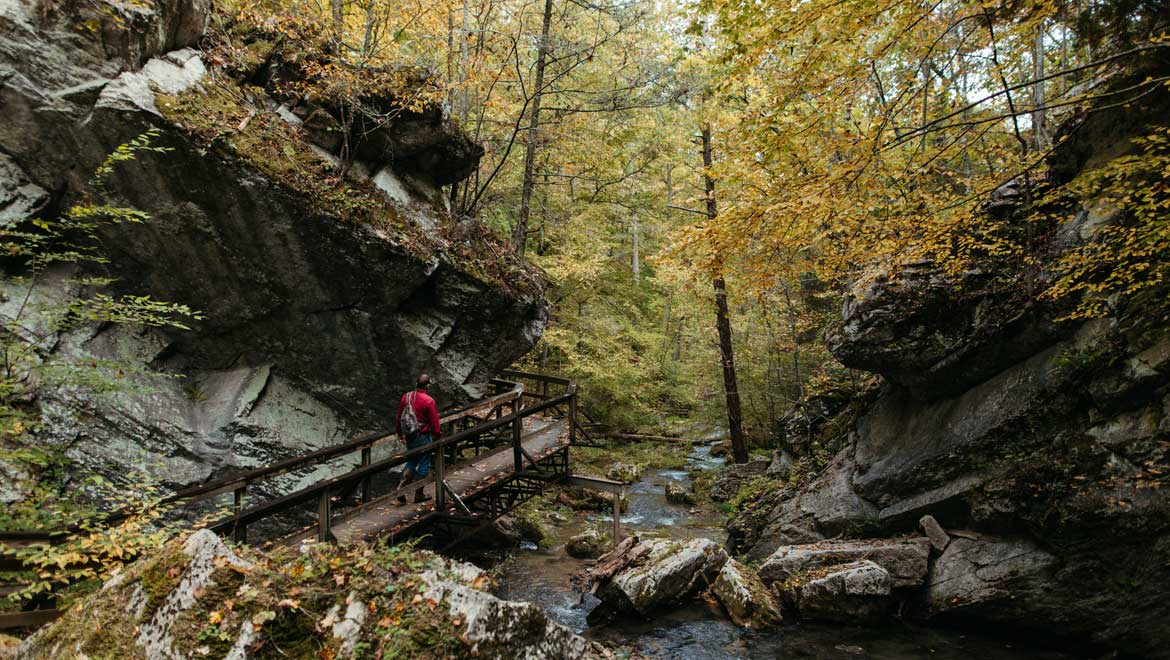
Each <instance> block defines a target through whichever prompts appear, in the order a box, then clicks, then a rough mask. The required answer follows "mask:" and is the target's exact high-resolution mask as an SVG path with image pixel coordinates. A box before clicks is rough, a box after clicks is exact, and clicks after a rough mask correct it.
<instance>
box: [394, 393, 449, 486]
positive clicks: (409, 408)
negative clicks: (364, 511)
mask: <svg viewBox="0 0 1170 660" xmlns="http://www.w3.org/2000/svg"><path fill="white" fill-rule="evenodd" d="M430 386H431V377H430V376H428V375H426V374H422V375H420V376H419V377H418V382H417V383H416V384H415V386H414V390H412V391H410V392H407V393H406V394H403V395H402V399H401V400H400V401H399V402H398V414H397V415H396V419H397V426H398V437H399V438H402V439H403V440H405V441H406V448H407V449H417V448H418V447H424V446H426V445H429V444H431V443H432V442H438V440H439V438H440V437H441V436H442V433H443V432H442V429H441V428H440V427H439V408H438V407H437V406H436V405H435V400H434V399H433V398H431V395H429V394H427V388H429V387H430ZM430 471H431V455H430V454H423V455H422V456H419V457H417V458H412V459H410V460H409V461H407V462H406V469H405V470H403V471H402V480H401V481H400V482H399V483H398V490H402V489H403V488H405V487H406V485H407V484H408V483H410V482H411V481H414V478H415V476H416V475H417V476H418V477H425V476H427V473H429V472H430ZM429 499H431V496H430V495H427V494H426V493H424V492H423V487H422V486H419V487H418V489H417V490H415V491H414V501H415V502H426V501H427V500H429ZM398 503H399V504H406V495H399V496H398Z"/></svg>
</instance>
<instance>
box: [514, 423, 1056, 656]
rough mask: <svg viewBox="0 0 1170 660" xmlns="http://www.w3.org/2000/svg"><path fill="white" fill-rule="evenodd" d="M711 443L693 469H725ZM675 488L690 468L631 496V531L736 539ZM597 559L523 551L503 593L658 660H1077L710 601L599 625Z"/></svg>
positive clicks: (605, 517) (986, 641)
mask: <svg viewBox="0 0 1170 660" xmlns="http://www.w3.org/2000/svg"><path fill="white" fill-rule="evenodd" d="M711 449H712V446H711V445H706V444H705V445H696V446H695V447H694V448H693V449H692V450H691V452H690V454H689V455H688V459H687V462H688V465H689V467H691V468H698V469H715V468H718V467H719V466H720V465H722V463H723V459H722V458H719V457H714V456H712V455H711ZM670 482H674V483H677V484H680V485H682V486H687V487H689V486H690V478H689V476H688V471H687V470H654V471H651V472H649V473H647V474H644V475H642V479H641V480H640V481H638V482H637V483H636V484H634V485H633V486H632V487H631V488H630V491H629V498H630V500H629V508H628V510H627V511H626V512H625V513H624V514H623V515H622V528H623V531H625V532H626V533H632V534H646V535H658V536H668V537H671V538H679V539H682V538H692V537H698V536H703V537H707V538H710V539H712V540H716V541H719V542H724V541H726V532H725V531H724V530H723V528H722V523H723V516H722V514H720V513H718V512H717V511H715V510H713V509H711V508H710V507H697V508H691V507H687V506H683V505H676V504H672V503H670V502H667V500H666V497H665V495H664V494H663V488H664V486H665V485H666V484H667V483H670ZM610 520H611V518H610V514H609V513H608V512H606V513H600V514H582V515H578V516H577V517H575V518H574V519H573V520H571V521H570V522H569V523H567V524H565V525H564V526H562V527H561V528H560V532H561V535H562V536H563V538H566V539H567V538H569V537H571V536H572V535H573V534H576V533H577V532H578V531H580V530H582V529H585V528H586V527H588V526H594V527H600V528H602V529H606V528H608V526H609V524H610ZM589 563H590V562H587V561H585V560H580V559H574V558H573V557H570V556H569V555H568V554H566V553H565V549H564V546H563V545H558V546H556V547H552V548H536V547H533V546H528V547H524V548H521V549H519V550H516V551H514V552H512V553H511V555H510V556H509V557H508V558H507V559H506V560H504V561H503V562H502V563H501V564H500V565H499V566H498V567H497V569H496V570H497V575H498V578H499V582H500V584H501V587H500V589H499V595H500V596H501V597H503V598H507V599H510V600H525V601H529V602H532V603H536V604H537V605H539V606H541V607H542V608H544V610H545V612H546V613H547V614H548V615H549V616H550V617H552V618H553V619H555V620H556V621H559V622H560V623H563V624H564V625H566V626H568V627H570V628H572V629H573V630H575V631H577V632H578V633H581V634H582V635H584V636H585V637H587V638H590V639H594V640H598V641H608V642H616V643H620V644H622V645H623V646H626V647H628V648H631V649H633V650H635V651H637V652H639V653H641V654H643V655H645V656H649V657H654V658H678V659H680V660H691V659H694V660H699V659H704V660H706V659H712V660H715V659H728V660H731V659H764V658H769V659H771V658H818V659H819V658H825V659H829V658H834V659H838V658H839V659H850V658H858V659H871V660H910V659H917V658H932V659H937V660H1025V659H1040V660H1071V658H1073V656H1069V655H1065V654H1062V653H1057V652H1052V651H1044V650H1038V649H1036V648H1031V647H1027V646H1020V645H1019V644H1018V643H1015V642H1008V641H1004V640H999V639H990V638H985V637H981V636H977V635H969V634H963V633H961V632H955V631H952V630H947V629H941V628H932V627H926V626H921V625H914V624H907V623H903V622H900V621H897V620H891V621H890V622H889V623H887V624H885V625H882V626H880V627H860V626H856V627H855V626H845V625H837V624H811V623H785V624H784V625H783V626H781V627H779V628H776V629H773V630H766V631H752V630H745V629H742V628H739V627H738V626H736V625H735V624H733V623H732V622H731V621H730V620H728V619H727V618H726V617H725V616H723V614H722V613H721V612H720V611H719V610H718V609H717V608H718V606H717V605H708V604H706V603H704V602H702V601H696V602H695V603H693V604H691V605H688V606H685V607H680V608H677V609H674V610H670V611H666V612H663V613H661V614H659V615H658V616H657V617H655V618H654V619H653V620H650V621H642V620H637V619H633V618H630V619H625V620H618V621H615V622H612V623H609V624H606V625H602V626H595V627H590V626H589V625H588V623H586V616H587V615H588V613H589V611H590V610H592V609H593V608H594V607H595V606H596V605H597V604H598V602H599V601H598V600H597V599H596V598H594V597H593V596H591V595H582V594H581V593H580V592H577V591H576V590H575V589H574V588H573V586H572V584H571V580H572V577H573V576H574V575H575V574H577V573H578V572H580V571H581V570H582V569H584V568H585V567H586V566H587V565H588V564H589Z"/></svg>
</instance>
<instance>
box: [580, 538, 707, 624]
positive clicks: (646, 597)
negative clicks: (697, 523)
mask: <svg viewBox="0 0 1170 660" xmlns="http://www.w3.org/2000/svg"><path fill="white" fill-rule="evenodd" d="M629 554H630V555H631V556H636V557H638V558H639V559H638V560H637V561H636V562H635V563H633V564H631V565H629V566H627V567H625V568H624V569H623V570H621V571H620V572H619V573H617V574H616V575H614V576H613V577H612V578H611V579H610V580H609V581H608V582H607V583H606V584H604V585H602V586H601V588H600V589H599V590H598V592H597V596H598V598H600V599H601V600H602V602H603V603H605V604H606V605H608V606H610V607H612V608H614V609H616V610H617V611H619V612H628V613H635V614H639V615H641V616H648V615H650V614H651V613H652V612H654V610H655V609H656V608H658V607H661V606H663V605H666V604H668V603H677V602H681V601H685V600H686V599H688V598H690V597H692V596H694V595H695V594H697V593H698V592H700V591H702V590H703V589H706V588H707V587H708V586H710V585H711V584H712V583H714V582H715V580H716V578H717V577H718V575H719V570H720V569H721V568H723V564H724V563H725V562H726V561H727V551H725V550H724V549H723V547H722V546H720V545H719V544H718V543H715V542H714V541H712V540H710V539H704V538H697V539H690V540H687V541H681V542H680V541H670V540H665V539H653V540H646V541H642V542H641V543H640V544H638V546H636V547H634V548H633V550H632V551H631V552H630V553H629Z"/></svg>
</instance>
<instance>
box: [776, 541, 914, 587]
mask: <svg viewBox="0 0 1170 660" xmlns="http://www.w3.org/2000/svg"><path fill="white" fill-rule="evenodd" d="M929 556H930V542H929V541H928V540H927V539H925V538H917V539H907V540H885V539H866V540H859V541H821V542H819V543H813V544H809V545H795V546H784V547H781V548H777V549H776V551H775V552H774V553H772V556H770V557H768V559H767V561H765V562H764V563H763V565H762V566H760V576H761V577H763V578H764V579H765V580H768V581H771V582H784V581H785V580H788V579H790V578H793V577H796V576H798V575H800V574H801V573H807V572H808V571H811V570H815V569H820V568H825V567H827V566H833V565H836V564H844V563H849V562H853V561H860V560H866V561H869V562H872V563H874V564H877V565H878V566H880V567H882V569H884V570H885V571H886V572H887V573H888V574H889V576H890V581H891V582H890V584H891V586H892V587H894V588H904V587H917V586H920V585H922V584H923V583H924V582H925V581H926V574H927V559H928V558H929Z"/></svg>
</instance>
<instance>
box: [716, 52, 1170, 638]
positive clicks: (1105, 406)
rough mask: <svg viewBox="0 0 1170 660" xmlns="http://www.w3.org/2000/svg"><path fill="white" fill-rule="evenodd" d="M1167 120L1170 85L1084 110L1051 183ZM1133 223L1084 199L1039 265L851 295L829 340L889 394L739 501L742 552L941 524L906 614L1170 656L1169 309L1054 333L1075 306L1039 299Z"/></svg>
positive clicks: (900, 282)
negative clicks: (1077, 254) (1063, 269)
mask: <svg viewBox="0 0 1170 660" xmlns="http://www.w3.org/2000/svg"><path fill="white" fill-rule="evenodd" d="M1163 64H1164V63H1163ZM1168 109H1170V95H1168V94H1167V93H1166V91H1165V89H1162V90H1159V91H1157V92H1156V93H1153V94H1150V95H1148V96H1147V97H1145V98H1143V99H1141V100H1140V101H1138V102H1136V103H1134V104H1132V105H1131V106H1127V107H1126V108H1125V109H1124V110H1122V109H1112V110H1103V111H1100V112H1091V113H1088V114H1086V115H1084V116H1080V117H1077V118H1076V119H1075V120H1074V121H1072V122H1070V123H1069V124H1068V125H1067V126H1066V128H1065V134H1066V135H1067V140H1066V141H1065V142H1064V143H1063V144H1061V145H1060V146H1059V147H1057V148H1056V150H1055V152H1054V154H1053V156H1052V157H1051V158H1050V166H1051V167H1050V171H1049V174H1048V176H1049V177H1050V178H1049V180H1050V181H1053V182H1062V181H1060V180H1061V179H1063V181H1067V180H1069V179H1071V178H1072V177H1073V176H1075V175H1076V174H1077V173H1079V172H1082V171H1085V170H1087V169H1088V168H1090V167H1093V166H1096V165H1099V164H1101V163H1103V162H1107V161H1108V160H1109V159H1110V158H1115V157H1118V156H1120V155H1123V154H1126V153H1131V152H1132V150H1133V146H1132V145H1131V144H1130V142H1129V138H1130V137H1131V136H1132V135H1137V134H1141V132H1142V131H1143V130H1144V129H1145V128H1146V127H1147V126H1157V125H1160V124H1161V123H1162V122H1164V120H1165V116H1166V112H1167V110H1168ZM1122 112H1124V113H1125V115H1124V116H1121V114H1120V113H1122ZM1021 200H1022V194H1021V183H1020V182H1016V183H1014V184H1011V185H1009V186H1005V187H1004V188H1002V189H1000V190H999V191H997V192H996V194H995V195H993V196H992V199H991V200H990V201H989V203H988V206H987V212H988V213H993V214H1001V217H1007V218H1013V217H1017V216H1018V221H1019V222H1021V223H1022V222H1027V220H1024V219H1023V218H1024V215H1025V210H1024V209H1023V208H1022V203H1021ZM1126 221H1127V219H1126V218H1125V217H1124V215H1123V214H1120V213H1118V212H1117V211H1116V210H1115V209H1114V207H1112V206H1111V205H1110V204H1109V203H1108V200H1105V199H1081V200H1077V203H1076V204H1074V205H1073V207H1072V211H1070V212H1069V213H1067V214H1065V215H1064V216H1063V217H1062V220H1060V221H1059V222H1056V223H1055V224H1053V225H1051V226H1048V227H1044V228H1042V229H1041V231H1043V232H1044V233H1043V234H1042V236H1041V237H1040V238H1039V241H1038V246H1037V248H1036V249H1035V250H1034V252H1033V254H1034V256H1036V257H1038V259H1037V262H1038V265H1037V266H1036V267H1035V268H1028V267H1023V268H1011V267H1005V265H1004V264H1003V263H996V262H993V261H988V262H987V263H982V264H979V263H977V264H974V265H973V266H972V267H971V268H970V269H968V270H967V271H965V272H964V273H962V274H961V275H960V276H958V277H957V278H956V277H955V276H952V275H949V274H947V273H944V272H943V271H942V269H940V268H939V267H938V266H937V265H936V264H935V263H933V262H931V261H929V260H923V261H920V262H918V263H915V264H911V265H908V266H905V267H902V268H900V269H898V270H897V271H896V272H889V271H887V272H885V273H884V274H881V275H878V276H876V277H870V278H868V279H867V280H866V282H865V283H864V284H859V285H858V286H856V287H855V288H854V290H852V291H851V292H849V294H848V295H847V298H846V302H845V305H844V310H843V319H842V323H841V324H840V326H839V327H837V328H836V329H834V330H833V331H831V332H830V334H829V336H828V341H829V345H830V348H831V350H832V352H833V353H834V355H835V356H836V357H837V358H838V359H839V360H840V362H841V363H842V364H844V365H845V366H848V367H852V368H856V369H861V370H865V371H868V372H872V373H875V374H879V375H880V376H881V377H882V384H881V387H880V390H879V391H875V392H871V393H870V394H869V395H868V397H867V398H865V399H862V400H859V401H857V402H855V403H854V404H853V405H851V406H849V407H848V408H846V407H845V403H847V402H840V403H838V404H837V405H835V406H833V408H832V410H831V414H830V418H831V419H830V421H828V422H823V423H821V424H819V425H814V428H813V429H812V436H813V438H814V439H815V440H816V442H817V443H819V445H820V446H821V447H825V448H830V449H831V451H832V452H834V453H833V455H832V458H831V460H829V461H828V464H827V466H825V467H824V468H823V469H821V471H820V472H819V473H816V474H814V475H813V476H812V477H810V478H809V479H804V480H798V479H796V478H794V479H792V480H791V482H790V483H789V484H787V485H783V484H778V485H777V486H775V487H773V488H772V489H770V490H769V491H768V492H766V494H764V495H763V496H762V497H761V498H760V499H759V500H756V501H750V502H747V503H745V505H744V506H743V507H742V509H741V510H740V511H738V512H736V514H735V516H734V517H733V519H732V521H731V523H730V531H731V539H732V543H733V544H734V545H735V547H736V549H737V550H738V551H740V552H742V553H744V554H745V555H746V557H747V558H748V559H752V560H763V559H765V558H767V557H768V556H769V555H770V554H771V553H772V552H773V551H774V550H775V549H776V548H777V547H779V546H783V545H788V544H799V543H812V542H816V541H819V540H822V539H828V538H840V537H843V538H865V537H889V536H898V535H904V534H910V533H916V531H917V528H918V525H919V521H920V520H921V519H922V518H923V516H925V515H928V514H929V515H931V516H933V517H934V518H935V519H936V520H937V521H938V522H939V523H941V525H942V527H944V528H946V529H948V530H951V531H952V534H951V537H952V538H951V540H950V544H949V545H946V546H945V549H944V550H942V551H941V553H939V554H938V555H937V556H936V557H934V558H933V559H932V563H931V573H930V577H929V578H928V584H927V586H926V587H925V588H923V589H922V590H921V591H920V592H919V593H918V594H917V595H916V597H915V599H914V600H913V601H912V602H909V603H908V605H909V606H910V608H909V609H907V610H905V612H907V613H910V612H914V613H916V614H917V615H920V616H925V617H930V618H936V619H939V620H949V621H954V622H959V623H964V624H970V623H972V622H979V623H981V624H991V625H992V626H993V628H994V629H995V630H996V631H997V632H999V633H1003V632H1011V631H1015V632H1021V633H1025V634H1031V633H1035V632H1037V631H1042V632H1043V633H1044V638H1046V639H1051V640H1062V641H1063V643H1066V644H1080V645H1082V646H1080V647H1079V648H1080V650H1081V651H1084V650H1085V649H1086V648H1092V645H1093V644H1094V643H1095V644H1099V645H1100V648H1106V649H1120V650H1121V651H1122V652H1123V653H1124V654H1127V655H1129V654H1132V655H1133V656H1138V657H1158V658H1165V657H1170V651H1168V650H1167V649H1168V648H1170V630H1168V629H1167V626H1166V624H1165V622H1166V621H1167V620H1170V605H1168V604H1167V603H1168V601H1167V598H1166V595H1167V593H1166V585H1167V584H1170V563H1168V562H1167V557H1170V498H1168V497H1167V493H1166V490H1165V486H1166V474H1167V473H1168V472H1170V327H1168V326H1167V323H1166V318H1165V316H1164V311H1163V310H1164V307H1160V306H1158V305H1157V304H1155V305H1152V306H1149V305H1147V306H1139V305H1133V306H1128V307H1126V306H1120V307H1115V308H1114V313H1112V314H1111V315H1108V316H1106V317H1104V318H1094V319H1091V320H1088V321H1058V320H1056V319H1058V318H1060V317H1061V316H1064V315H1066V314H1067V313H1068V312H1069V311H1070V307H1069V303H1067V302H1066V303H1057V302H1052V301H1046V302H1038V301H1037V299H1036V297H1035V294H1034V292H1035V291H1039V290H1042V289H1043V287H1044V286H1045V283H1046V282H1050V281H1051V278H1052V277H1053V276H1054V275H1053V271H1054V264H1055V261H1056V259H1057V258H1059V256H1060V255H1062V254H1064V253H1066V252H1067V251H1068V250H1070V249H1074V248H1075V247H1076V246H1078V245H1082V244H1084V242H1085V241H1091V240H1094V237H1095V236H1096V235H1097V233H1098V230H1099V228H1100V227H1102V226H1108V225H1109V224H1111V223H1123V222H1126ZM1151 310H1152V311H1151ZM820 403H821V404H823V403H824V402H823V401H822V402H820ZM834 414H835V416H834ZM760 472H762V470H760ZM944 538H945V537H944ZM1086 642H1088V643H1089V646H1088V647H1086V646H1084V644H1085V643H1086Z"/></svg>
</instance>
